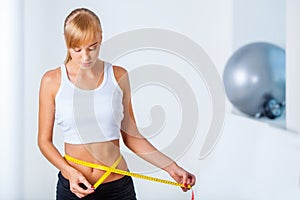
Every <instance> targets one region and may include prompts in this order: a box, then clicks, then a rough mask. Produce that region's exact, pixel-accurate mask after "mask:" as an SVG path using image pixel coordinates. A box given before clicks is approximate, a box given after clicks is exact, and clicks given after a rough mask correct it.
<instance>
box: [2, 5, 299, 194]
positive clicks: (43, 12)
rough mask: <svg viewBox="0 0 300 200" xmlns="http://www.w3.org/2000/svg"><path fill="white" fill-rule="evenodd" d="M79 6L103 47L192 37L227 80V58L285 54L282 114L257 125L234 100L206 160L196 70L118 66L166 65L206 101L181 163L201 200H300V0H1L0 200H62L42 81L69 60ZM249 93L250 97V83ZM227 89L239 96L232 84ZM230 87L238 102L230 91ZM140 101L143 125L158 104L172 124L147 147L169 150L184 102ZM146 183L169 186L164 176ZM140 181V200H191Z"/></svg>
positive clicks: (205, 116)
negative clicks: (153, 33)
mask: <svg viewBox="0 0 300 200" xmlns="http://www.w3.org/2000/svg"><path fill="white" fill-rule="evenodd" d="M77 7H87V8H90V9H91V10H93V11H94V12H95V13H97V14H98V16H99V17H100V19H101V21H102V27H103V42H105V41H106V40H109V39H110V38H113V37H114V36H116V35H119V34H121V33H124V32H127V31H131V30H136V29H140V28H159V29H167V30H171V31H174V32H177V33H180V34H182V35H185V36H186V37H188V38H190V39H191V40H193V41H194V42H195V43H197V44H198V45H199V46H201V47H202V48H203V49H204V51H205V52H206V53H207V55H208V56H209V57H210V58H211V60H212V61H213V63H214V65H215V67H216V69H217V71H218V73H219V75H220V77H221V78H223V75H224V71H225V70H226V68H227V67H228V66H230V64H229V60H230V59H231V58H232V56H234V55H236V54H237V52H238V51H239V50H240V49H241V48H242V47H245V45H248V44H252V43H257V42H263V43H267V44H272V45H275V46H276V48H278V49H280V50H282V51H283V52H284V55H283V54H282V55H283V56H284V57H283V59H284V66H281V67H283V71H284V73H285V74H284V75H282V74H281V77H283V78H284V81H285V82H284V83H283V85H284V91H283V95H284V96H283V97H284V105H283V107H284V109H282V114H281V115H280V116H278V117H276V118H274V119H270V118H268V117H266V116H262V117H260V118H255V116H253V115H249V113H247V112H243V111H241V110H239V109H238V106H237V104H234V103H233V102H232V101H231V100H230V98H226V113H225V119H224V125H223V129H222V133H221V134H220V137H219V140H218V143H217V145H216V146H215V148H214V149H213V151H212V152H211V153H210V155H208V156H207V157H205V158H201V157H199V154H200V150H201V145H202V144H203V143H204V141H205V137H206V134H207V130H208V128H209V125H210V122H211V118H212V116H211V109H212V105H211V99H210V98H211V96H210V91H208V89H207V87H206V85H205V80H204V79H203V78H199V77H197V76H195V71H193V68H192V67H191V66H190V65H189V64H187V63H185V62H182V60H180V58H179V57H178V56H176V55H175V56H174V55H170V54H167V53H166V52H160V51H155V50H144V51H136V52H132V53H130V54H128V55H126V56H123V57H122V58H119V59H118V60H116V61H115V63H116V64H119V65H121V66H123V67H125V68H126V69H128V70H129V71H130V70H133V69H135V68H138V67H139V66H142V65H147V64H160V65H164V66H168V67H170V68H173V69H174V70H175V71H177V72H179V73H180V74H182V77H183V78H184V79H185V80H188V81H187V82H188V83H189V84H190V87H191V88H192V89H193V91H194V93H195V97H196V100H197V102H198V110H199V116H198V120H199V124H198V127H197V132H196V133H195V137H194V138H193V141H191V142H190V146H188V147H186V148H185V152H184V154H183V155H182V156H181V157H180V158H178V159H177V160H176V161H177V162H178V163H180V164H181V165H182V166H184V167H185V168H187V169H188V170H190V171H192V172H194V173H195V174H196V175H197V181H198V182H197V185H196V186H195V188H194V190H195V194H196V199H205V200H217V199H218V200H219V199H222V200H235V199H243V200H271V199H272V200H282V199H289V200H294V199H299V198H300V156H299V155H300V136H299V132H300V123H299V116H298V113H300V105H299V102H300V94H299V89H297V88H298V85H299V84H300V80H299V78H298V75H299V74H300V68H299V65H300V59H299V58H300V57H299V56H298V55H297V54H299V52H300V40H299V35H300V13H299V9H300V1H299V0H251V1H250V0H211V1H206V0H186V1H179V0H172V1H171V0H165V1H158V0H153V1H146V0H125V1H116V0H111V1H103V0H98V1H92V0H85V1H66V0H64V1H61V0H52V1H38V0H31V1H29V0H24V1H22V0H2V1H1V2H0V27H1V34H0V60H1V62H0V70H1V71H0V76H1V78H0V91H1V99H0V102H1V107H0V113H1V121H0V123H1V124H0V125H1V126H0V130H1V141H2V143H1V145H0V155H1V157H0V162H1V167H0V169H1V170H0V177H1V181H0V199H7V200H9V199H18V200H19V199H28V200H33V199H39V200H40V199H45V200H46V199H49V200H50V199H55V187H56V181H57V173H58V171H57V169H56V168H54V167H53V166H52V165H51V164H50V163H49V162H48V161H47V160H46V159H45V158H44V157H43V156H42V155H41V153H40V151H39V149H38V147H37V127H38V121H37V119H38V91H39V84H40V79H41V77H42V75H43V74H44V73H45V72H46V71H48V70H49V69H52V68H56V67H59V66H60V65H61V64H62V63H63V61H64V58H65V55H66V50H67V49H66V47H65V43H64V38H63V22H64V19H65V17H66V16H67V14H68V13H69V12H70V11H71V10H72V9H74V8H77ZM244 55H245V54H244ZM103 59H105V58H103ZM254 59H255V58H254ZM262 60H263V61H264V59H262ZM268 61H270V60H268ZM232 65H234V64H232ZM267 66H268V67H271V68H268V70H270V72H271V71H272V72H273V71H274V69H273V68H272V67H274V66H276V65H274V63H273V64H270V63H267ZM234 67H235V69H237V68H238V67H239V66H238V65H235V66H234ZM247 67H248V69H249V67H251V66H247ZM275 71H276V70H275ZM231 75H232V79H234V78H235V75H234V74H229V75H228V76H227V78H228V77H229V78H228V79H227V82H225V85H226V83H228V80H231V79H230V77H231ZM277 75H278V74H277ZM259 78H262V79H263V78H264V77H259ZM272 80H274V79H272ZM265 84H266V83H265ZM268 84H272V82H271V83H268ZM243 86H244V87H245V88H244V89H247V87H248V86H249V85H243ZM246 86H247V87H246ZM272 86H274V85H272ZM281 86H282V85H281ZM229 87H231V88H229V90H234V89H235V88H234V85H232V84H231V85H229ZM274 87H275V86H274ZM259 88H261V89H263V88H264V85H261V86H260V87H259ZM225 89H226V94H227V97H230V96H229V95H228V88H225ZM259 90H260V89H258V90H257V91H258V92H259ZM234 91H236V90H234ZM245 93H247V92H245ZM253 95H255V94H251V96H253ZM133 100H134V101H133V102H134V107H135V114H136V116H137V121H138V124H139V126H140V127H145V126H147V125H149V124H151V119H150V117H149V116H150V111H151V108H152V107H153V106H155V105H156V104H160V105H161V107H163V108H164V111H165V113H166V124H165V126H164V127H163V130H161V131H160V132H159V134H156V135H154V136H151V137H150V136H149V140H151V142H152V143H153V144H154V145H156V146H158V147H159V148H162V147H164V146H168V145H171V144H172V141H173V140H174V135H172V133H173V134H175V136H176V132H177V131H178V129H179V128H180V122H181V120H182V119H181V118H180V114H181V111H180V105H179V104H178V102H177V100H176V98H174V96H172V94H170V92H168V91H164V90H163V89H162V88H159V87H156V88H155V87H154V86H153V87H152V88H151V87H150V88H144V90H140V91H135V93H134V95H133ZM145 100H146V101H145ZM153 102H154V103H153ZM250 102H251V100H249V98H248V99H247V101H241V104H240V105H239V108H243V107H246V106H247V104H249V103H250ZM254 106H255V105H254ZM259 106H261V105H259ZM251 109H253V107H252V108H251ZM54 131H55V134H54V142H55V144H56V146H57V147H58V149H59V150H60V151H61V152H62V154H63V140H62V136H61V134H60V130H59V129H57V128H56V127H55V130H54ZM170 134H171V135H170ZM124 151H126V149H124ZM132 165H133V164H132ZM129 166H130V163H129ZM131 167H132V168H134V166H131ZM147 175H152V176H158V177H163V178H167V179H168V178H169V177H168V175H166V174H165V173H164V172H162V171H159V170H156V171H151V172H148V173H147ZM134 181H135V185H136V191H137V196H138V198H139V199H142V200H148V199H149V200H150V199H178V200H181V199H189V198H190V195H191V194H190V193H182V192H181V190H180V189H179V188H173V187H172V186H171V187H170V186H164V185H160V184H156V183H150V182H145V181H143V180H136V179H135V180H134ZM158 194H159V196H158Z"/></svg>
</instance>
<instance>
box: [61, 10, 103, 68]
mask: <svg viewBox="0 0 300 200" xmlns="http://www.w3.org/2000/svg"><path fill="white" fill-rule="evenodd" d="M101 33H102V28H101V23H100V20H99V18H98V16H97V15H96V14H95V13H94V12H92V11H91V10H89V9H86V8H77V9H75V10H73V11H72V12H71V13H70V14H69V15H68V16H67V17H66V19H65V22H64V36H65V41H66V45H67V48H68V49H69V48H75V47H78V46H80V45H82V44H85V43H88V42H91V41H93V40H94V39H95V38H97V36H98V35H99V34H101ZM71 59H72V58H71V56H70V54H69V51H68V52H67V56H66V59H65V63H67V62H69V61H70V60H71Z"/></svg>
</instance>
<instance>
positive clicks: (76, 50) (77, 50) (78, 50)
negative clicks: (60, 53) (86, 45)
mask: <svg viewBox="0 0 300 200" xmlns="http://www.w3.org/2000/svg"><path fill="white" fill-rule="evenodd" d="M73 50H74V51H75V52H80V51H81V49H77V48H76V49H73Z"/></svg>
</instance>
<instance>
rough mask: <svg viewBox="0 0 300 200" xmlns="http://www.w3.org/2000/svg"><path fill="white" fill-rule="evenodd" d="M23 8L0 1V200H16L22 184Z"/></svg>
mask: <svg viewBox="0 0 300 200" xmlns="http://www.w3.org/2000/svg"><path fill="white" fill-rule="evenodd" d="M22 18H23V4H22V1H19V0H12V1H6V0H5V1H1V6H0V27H1V37H0V60H1V63H0V93H1V99H0V130H1V145H0V162H1V170H0V177H1V179H0V199H5V198H3V197H8V196H9V197H10V198H11V199H20V198H22V194H23V187H22V184H21V185H20V186H21V187H20V188H19V192H15V189H14V188H15V186H16V184H17V183H16V182H18V181H19V182H20V183H22V181H23V168H22V167H21V168H20V166H23V156H22V153H23V137H24V127H23V114H24V112H23V108H24V105H23V103H24V102H23V101H22V100H21V99H23V95H24V93H23V90H24V76H23V71H24V65H23V64H24V57H23V51H24V49H23V47H24V46H23V34H22V33H23V21H22Z"/></svg>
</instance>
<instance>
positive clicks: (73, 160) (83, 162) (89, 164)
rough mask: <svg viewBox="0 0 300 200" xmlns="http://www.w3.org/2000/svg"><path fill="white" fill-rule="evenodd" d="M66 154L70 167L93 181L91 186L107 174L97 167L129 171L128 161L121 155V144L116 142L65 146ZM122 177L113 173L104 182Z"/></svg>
mask: <svg viewBox="0 0 300 200" xmlns="http://www.w3.org/2000/svg"><path fill="white" fill-rule="evenodd" d="M65 154H66V156H65V159H66V158H68V159H66V160H67V162H68V163H69V165H70V166H72V167H74V168H75V169H77V170H78V171H79V172H81V173H82V174H83V175H84V176H85V177H86V179H87V180H89V181H91V184H93V183H94V182H95V181H97V180H98V179H99V178H100V177H101V176H103V175H104V174H105V172H106V171H104V170H101V169H99V168H98V167H95V166H106V167H114V168H117V169H121V170H127V169H128V167H127V164H126V161H125V160H124V158H123V157H122V156H121V154H120V148H119V143H118V142H116V141H110V142H106V143H92V144H85V145H72V144H65ZM113 165H114V166H113ZM97 168H98V169H97ZM100 168H101V167H100ZM122 177H123V176H122V175H117V174H114V173H111V174H110V175H109V176H108V177H107V178H106V179H105V181H104V182H110V181H113V180H117V179H119V178H122Z"/></svg>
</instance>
